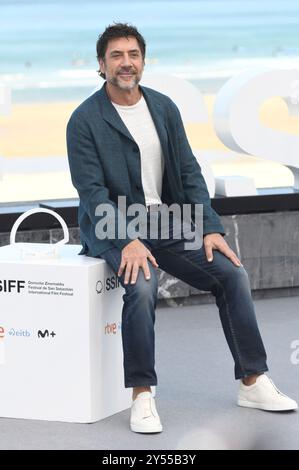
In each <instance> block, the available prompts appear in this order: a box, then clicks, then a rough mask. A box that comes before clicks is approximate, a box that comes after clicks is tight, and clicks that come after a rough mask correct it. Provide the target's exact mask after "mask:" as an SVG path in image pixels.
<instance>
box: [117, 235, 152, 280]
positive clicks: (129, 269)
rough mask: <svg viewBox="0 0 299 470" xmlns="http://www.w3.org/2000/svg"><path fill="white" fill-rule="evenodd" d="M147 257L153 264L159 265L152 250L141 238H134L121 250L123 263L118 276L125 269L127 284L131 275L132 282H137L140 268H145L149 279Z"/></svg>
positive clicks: (145, 273)
mask: <svg viewBox="0 0 299 470" xmlns="http://www.w3.org/2000/svg"><path fill="white" fill-rule="evenodd" d="M147 258H148V259H149V260H150V261H151V263H152V264H153V266H155V267H156V268H157V267H158V263H157V261H156V260H155V258H154V256H153V255H152V254H151V252H150V251H149V250H148V249H147V248H146V246H145V245H144V244H143V243H141V241H140V240H137V239H136V240H133V241H132V242H130V243H128V245H126V246H125V247H124V248H123V249H122V252H121V263H120V267H119V270H118V276H121V275H122V272H123V270H124V269H125V268H126V270H125V281H124V282H125V284H128V282H129V281H130V277H131V284H135V282H136V279H137V276H138V272H139V268H142V269H143V272H144V276H145V279H146V280H148V279H150V277H151V274H150V269H149V266H148V262H147Z"/></svg>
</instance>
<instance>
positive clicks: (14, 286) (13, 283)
mask: <svg viewBox="0 0 299 470" xmlns="http://www.w3.org/2000/svg"><path fill="white" fill-rule="evenodd" d="M24 287H25V281H21V280H19V279H2V280H1V279H0V292H17V293H18V294H19V293H20V292H21V289H24Z"/></svg>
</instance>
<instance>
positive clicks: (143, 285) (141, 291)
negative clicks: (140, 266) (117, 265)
mask: <svg viewBox="0 0 299 470" xmlns="http://www.w3.org/2000/svg"><path fill="white" fill-rule="evenodd" d="M126 290H127V294H128V295H130V296H134V298H135V299H136V300H137V301H138V302H143V303H144V302H148V301H151V300H156V297H157V293H158V280H157V275H156V274H155V273H152V272H151V277H150V279H145V276H144V273H143V271H141V270H140V271H139V274H138V277H137V280H136V282H135V284H128V285H127V287H126Z"/></svg>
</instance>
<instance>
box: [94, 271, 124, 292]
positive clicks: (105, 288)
mask: <svg viewBox="0 0 299 470" xmlns="http://www.w3.org/2000/svg"><path fill="white" fill-rule="evenodd" d="M117 287H119V279H118V277H117V276H116V274H114V275H113V276H111V277H107V278H106V279H105V281H104V282H102V281H97V283H96V291H97V294H101V293H102V292H109V291H110V290H113V289H116V288H117Z"/></svg>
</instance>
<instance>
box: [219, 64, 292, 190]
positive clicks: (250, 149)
mask: <svg viewBox="0 0 299 470" xmlns="http://www.w3.org/2000/svg"><path fill="white" fill-rule="evenodd" d="M275 96H279V97H281V98H283V99H284V100H285V102H286V103H287V105H288V108H289V112H290V114H291V115H296V116H298V115H299V70H267V71H265V70H263V71H261V70H260V71H257V70H255V71H252V70H251V71H246V72H244V73H241V74H239V75H237V76H234V77H233V78H231V79H230V80H228V81H227V82H226V83H225V84H224V85H223V86H222V88H221V89H220V91H219V92H218V94H217V98H216V102H215V107H214V114H213V120H214V127H215V131H216V133H217V135H218V137H219V139H220V140H221V141H222V142H223V143H224V145H226V146H227V147H229V148H230V149H232V150H235V151H237V152H242V153H246V154H250V155H254V156H257V157H261V158H264V159H266V160H271V161H274V162H278V163H282V164H283V165H286V166H287V167H288V168H289V169H290V170H291V171H292V172H293V175H294V188H295V189H299V127H298V136H297V135H291V134H287V133H286V132H282V131H279V130H273V129H270V128H269V127H266V126H265V125H263V124H261V122H260V121H259V109H260V107H261V105H262V104H263V102H265V101H266V100H267V99H269V98H273V97H275Z"/></svg>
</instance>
